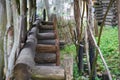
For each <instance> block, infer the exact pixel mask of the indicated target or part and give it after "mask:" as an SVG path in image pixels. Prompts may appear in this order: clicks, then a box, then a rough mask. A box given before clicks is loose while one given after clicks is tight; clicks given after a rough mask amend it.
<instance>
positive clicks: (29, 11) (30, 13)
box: [28, 0, 33, 29]
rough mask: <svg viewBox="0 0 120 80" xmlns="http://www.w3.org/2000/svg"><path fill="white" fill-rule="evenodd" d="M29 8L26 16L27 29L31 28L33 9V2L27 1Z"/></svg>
mask: <svg viewBox="0 0 120 80" xmlns="http://www.w3.org/2000/svg"><path fill="white" fill-rule="evenodd" d="M28 4H29V8H28V14H29V29H31V27H32V8H33V0H28Z"/></svg>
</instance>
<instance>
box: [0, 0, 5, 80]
mask: <svg viewBox="0 0 120 80" xmlns="http://www.w3.org/2000/svg"><path fill="white" fill-rule="evenodd" d="M5 26H6V5H5V0H0V80H2V79H3V66H4V60H3V59H4V52H3V39H4V33H5Z"/></svg>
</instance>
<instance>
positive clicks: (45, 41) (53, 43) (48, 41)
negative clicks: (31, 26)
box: [38, 40, 55, 45]
mask: <svg viewBox="0 0 120 80" xmlns="http://www.w3.org/2000/svg"><path fill="white" fill-rule="evenodd" d="M38 44H50V45H55V40H38Z"/></svg>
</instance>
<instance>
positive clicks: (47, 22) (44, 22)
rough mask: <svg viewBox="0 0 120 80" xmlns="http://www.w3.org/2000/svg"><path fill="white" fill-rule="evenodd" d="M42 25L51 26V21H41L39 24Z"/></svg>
mask: <svg viewBox="0 0 120 80" xmlns="http://www.w3.org/2000/svg"><path fill="white" fill-rule="evenodd" d="M41 23H42V24H43V25H53V22H52V21H42V22H41Z"/></svg>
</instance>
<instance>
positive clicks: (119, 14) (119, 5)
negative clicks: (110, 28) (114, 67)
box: [117, 0, 120, 65]
mask: <svg viewBox="0 0 120 80" xmlns="http://www.w3.org/2000/svg"><path fill="white" fill-rule="evenodd" d="M117 3H118V4H117V9H118V39H119V55H120V0H117ZM119 59H120V57H119ZM119 65H120V63H119Z"/></svg>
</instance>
